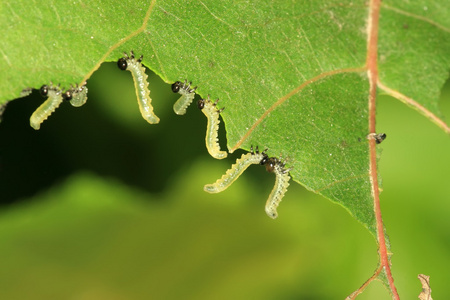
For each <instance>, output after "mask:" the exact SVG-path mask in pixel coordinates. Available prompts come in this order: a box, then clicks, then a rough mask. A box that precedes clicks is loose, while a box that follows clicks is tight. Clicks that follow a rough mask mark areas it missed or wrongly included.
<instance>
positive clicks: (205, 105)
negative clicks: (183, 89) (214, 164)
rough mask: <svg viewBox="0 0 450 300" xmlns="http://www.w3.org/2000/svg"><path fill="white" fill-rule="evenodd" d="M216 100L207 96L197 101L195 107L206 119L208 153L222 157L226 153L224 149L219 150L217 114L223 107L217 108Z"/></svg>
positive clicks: (218, 157) (225, 155) (217, 157)
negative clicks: (213, 100)
mask: <svg viewBox="0 0 450 300" xmlns="http://www.w3.org/2000/svg"><path fill="white" fill-rule="evenodd" d="M217 101H219V100H216V102H212V101H211V100H210V99H209V96H208V98H207V99H200V100H198V102H197V107H198V108H199V109H200V110H201V111H202V112H203V114H204V115H205V116H206V118H207V119H208V124H207V127H206V137H205V142H206V149H208V153H209V154H210V155H211V156H212V157H214V158H216V159H223V158H225V157H227V155H228V153H227V152H226V151H220V146H219V138H218V135H219V123H220V120H219V114H220V113H221V112H222V111H223V108H222V109H220V110H218V109H217V107H216V104H217Z"/></svg>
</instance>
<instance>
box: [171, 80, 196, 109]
mask: <svg viewBox="0 0 450 300" xmlns="http://www.w3.org/2000/svg"><path fill="white" fill-rule="evenodd" d="M191 84H192V82H189V83H187V80H185V81H184V83H182V82H181V81H177V82H175V83H174V84H172V92H174V93H178V94H181V97H180V98H179V99H178V100H177V102H175V104H174V105H173V111H174V112H175V113H176V114H177V115H184V114H186V109H187V108H188V106H189V105H190V104H191V103H192V101H193V100H194V97H195V90H196V89H197V87H194V88H192V89H191Z"/></svg>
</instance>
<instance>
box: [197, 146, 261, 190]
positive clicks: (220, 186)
mask: <svg viewBox="0 0 450 300" xmlns="http://www.w3.org/2000/svg"><path fill="white" fill-rule="evenodd" d="M267 159H268V157H267V155H266V154H265V152H264V151H263V152H261V153H259V150H258V147H256V151H253V147H252V148H251V152H249V153H246V154H243V155H242V156H241V158H239V159H238V160H236V163H235V164H234V165H232V166H231V168H230V169H228V171H227V172H226V173H225V174H224V175H223V176H222V178H220V179H218V180H217V181H216V182H215V183H213V184H207V185H205V187H204V188H203V189H204V190H205V192H208V193H220V192H222V191H224V190H226V189H227V188H228V187H229V186H230V185H231V184H232V183H233V182H234V181H235V180H236V179H237V178H238V177H239V176H241V174H242V173H243V172H244V171H245V170H247V168H248V167H249V166H250V165H258V164H262V163H264V162H265V161H266V160H267Z"/></svg>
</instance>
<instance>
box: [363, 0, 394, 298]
mask: <svg viewBox="0 0 450 300" xmlns="http://www.w3.org/2000/svg"><path fill="white" fill-rule="evenodd" d="M380 5H381V0H371V1H370V8H369V21H368V41H367V62H366V63H367V74H368V77H369V84H370V91H369V132H370V133H376V130H375V123H376V100H377V81H378V66H377V56H378V21H379V15H380ZM375 145H376V144H375V139H370V140H369V157H370V181H371V183H372V196H373V199H374V211H375V219H376V222H377V239H378V247H379V248H378V252H379V255H380V265H381V266H380V267H381V268H383V269H384V271H385V273H386V276H387V279H388V282H389V287H390V289H391V292H392V295H393V297H394V299H400V297H399V295H398V293H397V288H396V287H395V285H394V278H393V277H392V273H391V266H390V261H389V255H388V252H387V246H386V239H385V236H384V226H383V219H382V217H381V209H380V192H379V187H378V176H377V153H376V147H375ZM373 279H374V277H373V276H372V277H371V278H370V279H369V280H370V281H371V280H373Z"/></svg>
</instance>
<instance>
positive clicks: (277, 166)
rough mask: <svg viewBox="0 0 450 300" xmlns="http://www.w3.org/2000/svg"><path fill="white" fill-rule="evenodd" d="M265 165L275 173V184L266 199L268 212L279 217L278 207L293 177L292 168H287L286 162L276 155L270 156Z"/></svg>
mask: <svg viewBox="0 0 450 300" xmlns="http://www.w3.org/2000/svg"><path fill="white" fill-rule="evenodd" d="M265 166H266V170H267V172H270V173H275V185H274V187H273V189H272V192H270V195H269V198H268V199H267V201H266V214H267V215H268V216H269V217H271V218H272V219H275V218H276V217H278V213H277V207H278V205H279V204H280V202H281V200H282V199H283V197H284V194H285V193H286V191H287V188H288V186H289V180H290V179H291V177H290V176H289V170H290V169H285V168H284V164H283V163H282V162H281V161H280V160H278V159H277V158H275V157H271V158H269V159H268V160H267V161H266V162H265Z"/></svg>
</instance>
